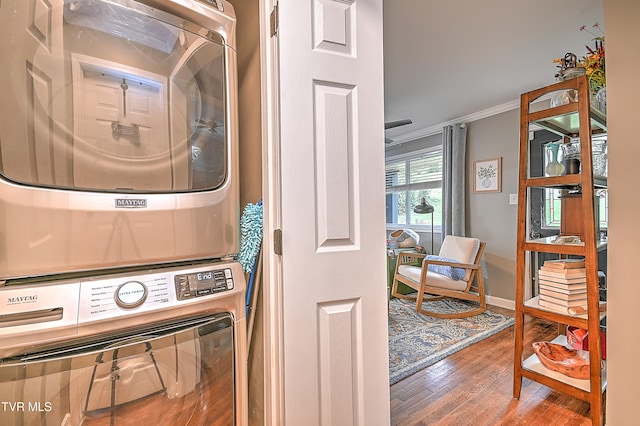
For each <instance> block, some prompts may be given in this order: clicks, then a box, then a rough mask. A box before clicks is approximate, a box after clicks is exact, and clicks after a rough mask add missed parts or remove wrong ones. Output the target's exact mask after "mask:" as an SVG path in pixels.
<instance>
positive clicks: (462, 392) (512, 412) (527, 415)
mask: <svg viewBox="0 0 640 426" xmlns="http://www.w3.org/2000/svg"><path fill="white" fill-rule="evenodd" d="M490 309H491V310H493V311H494V312H500V313H503V314H506V315H512V316H513V311H510V310H507V309H501V308H497V307H494V306H492V307H490ZM528 321H529V324H530V325H531V326H529V327H526V332H525V341H527V342H529V343H527V344H526V345H525V356H529V355H530V354H531V353H533V350H532V349H527V348H531V345H530V343H531V342H535V341H543V340H551V339H553V338H554V337H555V336H556V335H557V333H558V326H557V324H556V323H549V322H547V321H543V320H540V319H531V318H529V319H528ZM513 344H514V327H513V326H511V327H509V328H507V329H506V330H503V331H501V332H500V333H498V334H496V335H494V336H491V337H489V338H487V339H485V340H482V341H480V342H478V343H476V344H474V345H471V346H469V347H467V348H465V349H463V350H461V351H460V352H457V353H455V354H453V355H451V356H449V357H447V358H445V359H443V360H442V361H440V362H438V363H436V364H434V365H432V366H430V367H428V368H426V369H424V370H421V371H419V372H417V373H416V374H414V375H412V376H409V377H407V378H406V379H404V380H401V381H400V382H398V383H396V384H394V385H393V386H391V425H393V426H410V425H429V426H436V425H443V426H444V425H446V426H464V425H473V426H483V425H487V426H494V425H545V426H557V425H558V426H559V425H570V426H579V425H591V419H590V417H589V415H590V413H589V404H588V403H587V402H584V401H582V400H580V399H577V398H573V397H571V396H568V395H565V394H562V393H559V392H556V391H553V390H552V389H550V388H548V387H546V386H543V385H541V384H539V383H537V382H533V381H531V380H528V379H523V383H522V392H521V394H520V399H519V400H517V399H514V398H513Z"/></svg>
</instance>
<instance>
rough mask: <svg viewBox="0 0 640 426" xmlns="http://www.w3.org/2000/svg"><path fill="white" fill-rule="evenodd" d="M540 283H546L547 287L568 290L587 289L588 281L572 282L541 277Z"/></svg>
mask: <svg viewBox="0 0 640 426" xmlns="http://www.w3.org/2000/svg"><path fill="white" fill-rule="evenodd" d="M538 285H546V286H547V287H553V288H556V289H563V290H565V291H567V292H574V293H575V292H578V291H585V290H586V289H587V283H586V282H585V281H580V282H572V283H559V282H556V281H550V280H545V279H543V278H540V280H538Z"/></svg>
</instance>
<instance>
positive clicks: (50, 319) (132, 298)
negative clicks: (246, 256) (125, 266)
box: [0, 261, 247, 426]
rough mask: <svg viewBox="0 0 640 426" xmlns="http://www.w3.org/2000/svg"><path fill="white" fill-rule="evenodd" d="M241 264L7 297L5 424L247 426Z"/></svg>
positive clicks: (3, 290) (1, 300)
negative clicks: (245, 425)
mask: <svg viewBox="0 0 640 426" xmlns="http://www.w3.org/2000/svg"><path fill="white" fill-rule="evenodd" d="M244 291H245V280H244V273H243V271H242V267H241V265H240V264H239V263H237V262H234V261H211V262H206V261H201V262H198V263H190V264H183V265H173V266H170V267H164V268H162V267H158V268H154V269H147V270H144V271H122V272H119V273H114V274H106V275H92V276H86V277H82V276H79V277H76V278H66V279H61V280H58V281H50V282H47V283H42V282H39V283H37V284H32V285H30V284H21V285H18V286H4V287H0V312H1V313H0V424H1V425H3V426H9V425H32V426H45V425H46V426H50V425H56V426H58V425H61V426H80V425H82V426H88V425H114V426H119V425H136V426H141V425H154V426H162V425H167V426H168V425H171V426H179V425H196V426H213V425H244V424H246V422H247V395H246V393H247V391H246V386H245V385H244V383H246V374H247V373H246V371H247V370H246V324H245V305H244Z"/></svg>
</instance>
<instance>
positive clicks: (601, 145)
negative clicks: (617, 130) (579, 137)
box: [591, 139, 608, 177]
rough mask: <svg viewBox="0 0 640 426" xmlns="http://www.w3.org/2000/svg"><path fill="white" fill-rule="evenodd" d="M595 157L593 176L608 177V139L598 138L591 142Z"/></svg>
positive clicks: (593, 156)
mask: <svg viewBox="0 0 640 426" xmlns="http://www.w3.org/2000/svg"><path fill="white" fill-rule="evenodd" d="M591 148H592V158H593V176H594V177H607V174H608V170H607V165H608V162H607V140H606V139H596V140H593V141H592V142H591Z"/></svg>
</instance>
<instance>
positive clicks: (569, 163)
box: [562, 138, 580, 175]
mask: <svg viewBox="0 0 640 426" xmlns="http://www.w3.org/2000/svg"><path fill="white" fill-rule="evenodd" d="M562 164H563V165H564V168H565V171H566V173H567V174H568V175H575V174H577V173H580V139H579V138H573V139H571V140H570V141H569V142H567V143H563V144H562Z"/></svg>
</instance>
